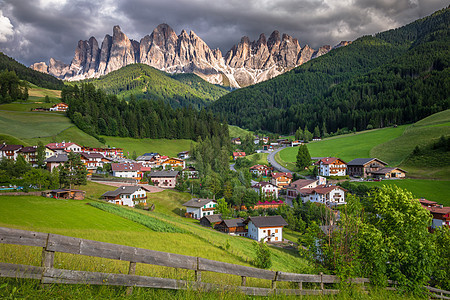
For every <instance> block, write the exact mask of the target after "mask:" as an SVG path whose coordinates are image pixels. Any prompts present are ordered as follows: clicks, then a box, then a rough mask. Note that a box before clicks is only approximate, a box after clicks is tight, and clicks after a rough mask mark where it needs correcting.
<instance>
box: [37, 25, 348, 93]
mask: <svg viewBox="0 0 450 300" xmlns="http://www.w3.org/2000/svg"><path fill="white" fill-rule="evenodd" d="M349 43H350V42H341V43H340V44H339V45H337V46H336V47H340V46H345V45H347V44H349ZM336 47H335V48H336ZM331 49H332V48H331V47H330V46H329V45H326V46H322V47H320V48H319V49H318V50H314V49H312V48H310V47H309V46H308V45H306V46H304V47H303V48H302V47H301V46H300V44H299V42H298V40H297V39H295V38H292V37H291V36H289V35H287V34H283V35H280V33H279V32H278V31H274V32H273V33H272V34H271V35H270V37H269V39H266V36H265V35H264V34H261V35H260V37H259V39H258V40H257V41H250V39H249V38H248V37H243V38H242V39H241V41H240V42H239V43H238V44H237V45H234V46H233V47H232V48H231V49H230V50H229V51H228V52H227V53H226V54H225V56H223V55H222V53H221V51H220V50H219V49H214V50H213V49H210V48H209V46H208V45H207V44H206V43H205V42H204V41H203V40H202V39H201V38H200V37H198V36H197V35H196V34H195V33H194V32H193V31H191V32H190V33H189V34H188V33H187V32H186V31H185V30H183V31H182V32H181V34H180V35H177V34H176V33H175V31H174V30H173V29H172V28H171V27H170V26H169V25H167V24H161V25H159V26H158V27H156V28H155V30H153V32H152V34H151V35H146V36H145V37H143V38H142V39H141V40H140V41H139V42H138V41H134V40H130V39H129V38H128V37H127V36H126V35H125V34H124V33H123V32H122V31H121V29H120V27H119V26H114V28H113V35H112V36H111V35H109V34H107V35H106V36H105V38H104V39H103V42H102V44H101V47H99V43H98V41H97V40H96V39H95V38H94V37H91V38H90V39H89V40H87V41H81V40H80V41H79V42H78V45H77V47H76V49H75V55H74V58H73V59H72V62H71V63H70V64H65V63H63V62H61V61H58V60H55V59H53V58H50V61H49V64H48V65H47V64H46V63H45V62H39V63H35V64H33V65H32V66H31V68H32V69H34V70H37V71H40V72H44V73H48V74H51V75H53V76H55V77H57V78H60V79H64V80H82V79H86V78H92V77H99V76H101V75H105V74H108V73H109V72H112V71H115V70H118V69H120V68H122V67H124V66H126V65H129V64H133V63H143V64H147V65H150V66H152V67H155V68H157V69H159V70H162V71H165V72H169V73H195V74H197V75H199V76H200V77H202V78H203V79H205V80H207V81H209V82H211V83H213V84H221V85H229V86H232V87H243V86H248V85H251V84H255V83H258V82H261V81H264V80H267V79H270V78H272V77H275V76H277V75H279V74H282V73H284V72H286V71H288V70H290V69H292V68H294V67H296V66H299V65H301V64H303V63H305V62H307V61H309V60H310V59H313V58H315V57H319V56H321V55H323V54H325V53H327V52H329V51H330V50H331Z"/></svg>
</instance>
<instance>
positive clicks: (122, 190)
mask: <svg viewBox="0 0 450 300" xmlns="http://www.w3.org/2000/svg"><path fill="white" fill-rule="evenodd" d="M139 189H143V190H146V191H147V192H148V191H149V190H148V189H146V188H145V187H143V186H138V185H124V186H121V187H119V188H118V189H116V190H114V191H108V192H106V193H104V194H103V195H102V197H117V196H119V195H122V194H125V195H131V194H133V193H135V192H136V191H138V190H139Z"/></svg>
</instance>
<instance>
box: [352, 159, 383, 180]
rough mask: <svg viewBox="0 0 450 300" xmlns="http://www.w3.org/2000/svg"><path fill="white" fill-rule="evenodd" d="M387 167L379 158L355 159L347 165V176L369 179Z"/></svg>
mask: <svg viewBox="0 0 450 300" xmlns="http://www.w3.org/2000/svg"><path fill="white" fill-rule="evenodd" d="M386 166H387V163H385V162H384V161H382V160H379V159H378V158H355V159H354V160H352V161H349V162H348V163H347V174H348V175H350V176H352V177H361V178H367V177H369V176H372V173H373V172H376V171H378V170H380V169H382V168H384V167H386Z"/></svg>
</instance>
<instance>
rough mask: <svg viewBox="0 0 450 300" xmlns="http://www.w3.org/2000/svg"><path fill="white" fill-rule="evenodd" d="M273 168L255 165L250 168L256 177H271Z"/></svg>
mask: <svg viewBox="0 0 450 300" xmlns="http://www.w3.org/2000/svg"><path fill="white" fill-rule="evenodd" d="M272 170H273V168H272V167H268V166H266V165H254V166H252V167H250V172H251V173H253V174H255V175H256V176H258V177H259V176H269V174H270V173H271V172H272Z"/></svg>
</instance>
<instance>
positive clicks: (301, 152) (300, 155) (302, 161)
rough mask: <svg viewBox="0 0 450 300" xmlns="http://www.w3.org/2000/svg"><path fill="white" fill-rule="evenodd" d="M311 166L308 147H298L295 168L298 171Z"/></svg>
mask: <svg viewBox="0 0 450 300" xmlns="http://www.w3.org/2000/svg"><path fill="white" fill-rule="evenodd" d="M310 164H311V155H310V154H309V151H308V147H307V146H306V145H300V147H298V152H297V162H296V166H297V168H299V169H300V170H303V169H305V168H307V167H309V166H310Z"/></svg>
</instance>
